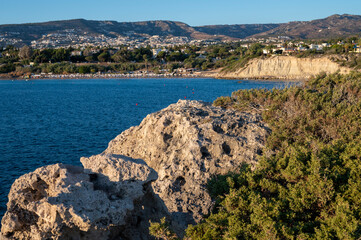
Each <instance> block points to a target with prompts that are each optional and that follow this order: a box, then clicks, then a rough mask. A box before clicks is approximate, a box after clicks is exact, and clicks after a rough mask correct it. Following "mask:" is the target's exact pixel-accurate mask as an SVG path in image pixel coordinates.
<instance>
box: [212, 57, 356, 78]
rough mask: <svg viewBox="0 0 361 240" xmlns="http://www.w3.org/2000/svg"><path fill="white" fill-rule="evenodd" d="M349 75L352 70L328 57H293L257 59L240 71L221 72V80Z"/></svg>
mask: <svg viewBox="0 0 361 240" xmlns="http://www.w3.org/2000/svg"><path fill="white" fill-rule="evenodd" d="M338 71H339V72H340V73H349V72H350V69H349V68H346V67H341V66H340V65H339V64H338V63H336V62H333V61H331V60H330V59H329V58H328V57H315V58H297V57H292V56H273V57H270V58H265V59H261V58H256V59H252V60H250V61H249V63H248V64H247V65H246V66H245V67H243V68H240V69H237V70H235V71H232V72H220V73H219V74H218V76H217V77H221V78H251V79H308V78H311V77H313V76H315V75H317V74H319V73H321V72H325V73H327V74H331V73H335V72H338Z"/></svg>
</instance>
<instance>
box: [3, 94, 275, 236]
mask: <svg viewBox="0 0 361 240" xmlns="http://www.w3.org/2000/svg"><path fill="white" fill-rule="evenodd" d="M269 133H270V129H269V128H268V127H267V126H266V125H265V124H264V123H263V122H262V118H261V116H260V115H259V114H256V113H254V114H253V113H242V112H236V111H234V110H225V109H222V108H219V107H214V106H212V105H211V104H209V103H204V102H199V101H186V100H180V101H178V103H176V104H172V105H170V106H169V107H167V108H165V109H163V110H161V111H159V112H156V113H152V114H149V115H148V116H147V117H146V118H145V119H144V120H143V121H142V122H141V124H140V125H139V126H135V127H131V128H130V129H128V130H126V131H124V132H123V133H121V134H120V135H118V136H117V137H116V138H115V139H114V140H112V141H111V142H110V143H109V146H108V148H107V149H106V150H105V151H104V152H103V153H101V154H99V155H96V156H92V157H89V158H81V159H80V161H81V163H82V165H83V166H82V167H77V166H69V165H63V164H55V165H50V166H45V167H41V168H39V169H37V170H35V171H34V172H32V173H29V174H25V175H23V176H22V177H20V178H19V179H17V180H16V181H15V182H14V184H13V185H12V187H11V190H10V193H9V202H8V204H7V212H6V213H5V215H4V217H3V219H2V222H1V223H2V228H1V233H2V234H3V239H47V238H50V239H70V238H73V239H151V237H150V236H149V233H148V228H149V220H152V221H159V220H160V219H161V218H162V217H164V216H165V217H167V219H168V220H169V222H170V224H171V228H172V229H173V230H174V231H176V233H177V234H178V235H180V236H181V235H182V233H183V231H184V229H185V228H186V227H187V225H188V224H194V223H197V222H199V221H200V220H201V219H202V217H203V216H205V215H207V214H209V213H210V211H211V210H212V207H213V205H214V202H213V200H212V199H211V197H210V196H209V194H208V192H207V188H206V185H207V182H208V181H209V180H210V179H211V178H212V177H214V176H216V175H219V174H225V173H228V172H237V169H240V168H241V167H242V165H243V164H244V163H248V164H251V165H255V164H256V162H257V156H259V155H260V154H261V153H262V148H263V146H264V144H265V140H266V137H267V136H268V134H269Z"/></svg>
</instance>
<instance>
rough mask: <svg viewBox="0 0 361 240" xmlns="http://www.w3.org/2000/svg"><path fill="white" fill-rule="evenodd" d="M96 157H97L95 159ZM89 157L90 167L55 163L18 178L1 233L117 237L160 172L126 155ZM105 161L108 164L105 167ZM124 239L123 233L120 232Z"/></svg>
mask: <svg viewBox="0 0 361 240" xmlns="http://www.w3.org/2000/svg"><path fill="white" fill-rule="evenodd" d="M88 160H89V161H91V160H96V161H92V162H89V161H88ZM88 160H87V159H83V161H84V163H85V166H86V168H87V169H85V170H84V169H83V168H82V167H78V166H69V165H63V164H55V165H50V166H46V167H42V168H39V169H37V170H35V171H34V172H32V173H29V174H25V175H23V176H22V177H20V178H19V179H17V180H16V181H15V183H14V184H13V185H12V187H11V191H10V193H9V202H8V204H7V207H8V210H7V212H6V213H5V216H4V217H3V219H2V222H1V223H2V228H1V233H2V234H3V235H4V236H5V237H8V238H10V239H113V238H114V237H115V236H117V237H118V236H122V234H123V233H122V231H123V230H124V229H125V228H127V227H128V226H126V224H129V222H126V221H127V217H128V215H130V214H131V212H132V211H133V210H134V208H135V206H134V204H135V202H136V201H138V202H139V201H140V200H141V198H142V197H143V196H144V195H145V194H147V191H146V189H147V184H148V185H149V183H150V182H151V181H154V180H155V179H156V178H157V174H156V173H155V172H154V170H152V169H151V168H149V167H148V166H147V165H146V164H145V163H144V162H142V161H141V160H134V159H131V158H128V157H122V156H109V155H108V156H102V157H97V158H96V159H94V158H90V159H88ZM99 166H106V167H105V171H101V170H100V169H99ZM117 239H119V238H117Z"/></svg>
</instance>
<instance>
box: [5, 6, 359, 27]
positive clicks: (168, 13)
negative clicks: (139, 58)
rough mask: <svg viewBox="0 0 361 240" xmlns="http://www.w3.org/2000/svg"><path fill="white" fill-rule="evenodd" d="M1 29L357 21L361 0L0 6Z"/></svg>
mask: <svg viewBox="0 0 361 240" xmlns="http://www.w3.org/2000/svg"><path fill="white" fill-rule="evenodd" d="M0 3H1V5H0V6H1V8H0V9H1V13H0V24H11V23H29V22H45V21H53V20H66V19H76V18H85V19H88V20H115V21H119V22H133V21H146V20H173V21H181V22H185V23H187V24H189V25H191V26H201V25H212V24H247V23H284V22H289V21H308V20H314V19H319V18H325V17H327V16H330V15H333V14H344V13H348V14H355V15H361V4H360V0H347V1H339V0H303V1H290V0H288V1H286V0H273V1H270V0H247V1H244V0H238V1H237V0H222V1H220V0H168V1H166V0H102V1H99V0H59V1H52V0H32V1H29V0H12V1H9V0H0Z"/></svg>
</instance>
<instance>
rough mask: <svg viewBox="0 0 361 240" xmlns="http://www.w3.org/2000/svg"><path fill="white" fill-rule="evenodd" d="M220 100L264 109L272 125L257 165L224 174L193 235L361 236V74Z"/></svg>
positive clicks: (190, 231)
mask: <svg viewBox="0 0 361 240" xmlns="http://www.w3.org/2000/svg"><path fill="white" fill-rule="evenodd" d="M214 104H215V105H217V106H222V107H225V108H233V109H238V110H242V111H254V110H255V109H256V110H258V111H261V112H262V113H263V119H264V120H265V121H266V122H267V123H268V124H269V125H270V127H271V129H272V133H271V135H270V136H269V137H268V139H267V144H266V145H267V146H266V149H265V151H264V152H265V153H266V154H264V155H263V156H262V157H261V159H260V161H259V163H258V165H257V166H256V168H255V170H254V171H251V170H250V168H249V167H247V166H245V167H244V168H243V170H242V171H241V172H240V173H239V174H232V175H228V176H223V177H218V178H217V179H214V180H213V181H211V182H210V185H209V187H210V191H211V193H212V195H213V197H216V198H217V199H218V201H219V205H218V207H216V208H215V209H214V212H213V213H212V214H210V215H209V216H208V217H207V218H206V219H205V220H204V221H203V222H202V223H200V224H198V225H195V226H190V227H189V228H188V229H187V230H186V235H187V236H188V237H189V238H191V239H358V238H360V237H361V200H360V199H361V180H360V179H361V171H360V166H361V157H360V151H361V141H360V140H361V137H360V130H361V125H360V116H361V75H360V74H350V75H347V76H341V75H338V74H333V75H328V76H326V75H320V76H318V77H317V78H315V79H313V80H312V81H309V82H308V83H306V84H305V85H304V86H302V87H290V88H287V89H283V90H278V89H274V90H272V91H266V90H251V91H246V90H240V91H237V92H234V93H233V95H232V97H222V98H219V99H217V100H216V101H215V102H214Z"/></svg>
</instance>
